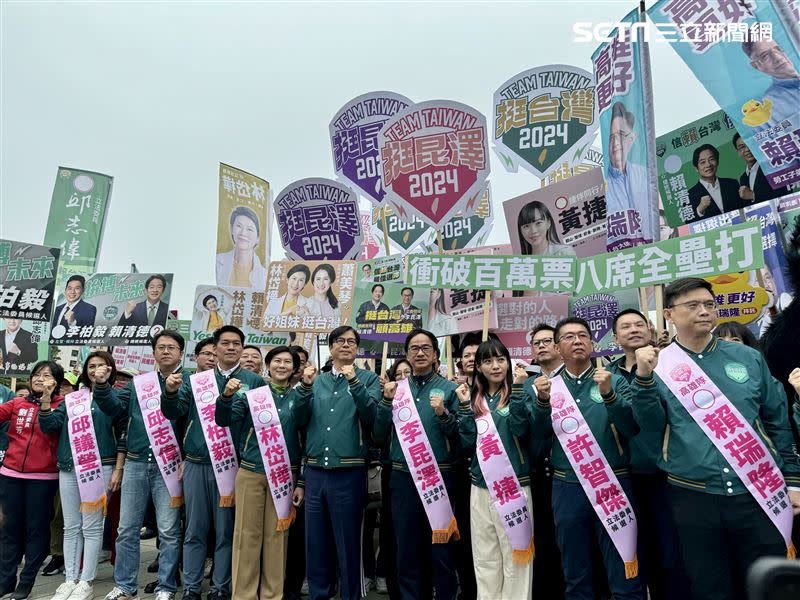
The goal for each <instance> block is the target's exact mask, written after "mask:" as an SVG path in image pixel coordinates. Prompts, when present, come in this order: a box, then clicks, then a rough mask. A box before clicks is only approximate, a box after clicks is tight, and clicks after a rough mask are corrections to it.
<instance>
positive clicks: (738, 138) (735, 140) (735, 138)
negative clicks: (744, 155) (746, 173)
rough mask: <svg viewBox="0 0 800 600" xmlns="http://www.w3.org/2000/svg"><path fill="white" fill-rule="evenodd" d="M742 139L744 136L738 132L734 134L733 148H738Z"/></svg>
mask: <svg viewBox="0 0 800 600" xmlns="http://www.w3.org/2000/svg"><path fill="white" fill-rule="evenodd" d="M740 139H742V136H741V135H739V132H738V131H737V132H736V133H734V134H733V147H734V148H736V142H738V141H739V140H740Z"/></svg>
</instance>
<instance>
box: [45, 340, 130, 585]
mask: <svg viewBox="0 0 800 600" xmlns="http://www.w3.org/2000/svg"><path fill="white" fill-rule="evenodd" d="M116 374H117V368H116V365H115V364H114V359H113V358H112V356H111V354H109V353H108V352H104V351H96V352H92V353H91V354H89V356H87V357H86V360H85V361H84V363H83V371H82V372H81V375H80V383H81V386H82V387H83V388H87V389H89V390H91V389H92V386H93V385H94V384H95V382H98V383H99V382H103V381H108V384H109V385H114V379H115V378H116ZM91 406H92V408H91V415H90V418H91V424H92V426H93V428H94V436H95V440H96V442H97V450H98V452H99V455H100V462H101V463H102V472H103V481H104V482H105V488H104V489H105V490H108V491H109V492H115V491H116V490H118V489H119V487H120V484H121V483H122V471H123V467H124V465H125V448H124V445H123V446H122V447H120V445H119V443H118V440H120V439H121V438H123V434H124V432H125V427H126V425H127V421H128V417H127V415H119V416H117V417H115V418H113V419H112V418H111V417H109V416H108V415H106V414H105V413H104V412H103V411H101V410H100V409H99V408H98V407H97V405H96V404H94V403H93V402H92V403H91ZM85 418H86V415H83V414H81V413H78V412H77V411H76V414H68V413H67V403H66V402H62V403H61V404H59V405H58V406H57V407H56V408H55V409H45V408H44V403H43V405H42V409H41V410H40V411H39V426H40V427H41V428H42V431H44V432H45V433H55V434H57V435H58V451H57V464H58V487H59V491H60V493H61V510H62V511H63V514H64V570H65V577H66V580H65V581H64V583H62V584H61V585H60V586H59V588H58V589H57V590H56V594H55V596H53V598H52V599H51V600H67V598H69V599H70V600H87V599H90V598H93V597H94V590H93V587H92V582H93V581H94V578H95V576H96V575H97V563H98V557H99V555H100V549H101V546H102V544H103V524H104V519H103V516H104V511H105V508H106V503H107V498H105V496H103V497H102V498H101V499H100V500H99V501H98V503H97V504H96V505H94V506H86V503H84V502H81V494H80V486H79V481H78V473H77V469H76V466H75V463H74V460H73V456H75V455H76V454H77V449H78V446H77V445H78V444H83V443H84V441H83V440H81V439H79V438H78V437H77V436H73V439H70V433H69V430H70V428H72V431H73V432H74V431H75V430H76V428H77V426H78V424H79V423H80V422H81V419H85ZM81 556H82V557H83V566H82V567H81Z"/></svg>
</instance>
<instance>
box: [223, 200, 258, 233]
mask: <svg viewBox="0 0 800 600" xmlns="http://www.w3.org/2000/svg"><path fill="white" fill-rule="evenodd" d="M236 217H246V218H248V219H250V220H251V221H252V222H253V224H255V226H256V235H258V237H261V221H260V220H259V218H258V215H257V214H256V211H254V210H253V209H251V208H248V207H246V206H237V207H236V208H234V209H233V212H231V218H230V226H231V229H233V222H234V221H235V220H236Z"/></svg>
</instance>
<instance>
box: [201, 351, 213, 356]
mask: <svg viewBox="0 0 800 600" xmlns="http://www.w3.org/2000/svg"><path fill="white" fill-rule="evenodd" d="M197 356H216V354H214V353H213V352H198V353H197Z"/></svg>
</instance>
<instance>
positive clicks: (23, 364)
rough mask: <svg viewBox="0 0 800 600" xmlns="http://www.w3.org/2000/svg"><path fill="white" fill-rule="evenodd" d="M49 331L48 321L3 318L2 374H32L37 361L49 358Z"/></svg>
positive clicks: (0, 338) (0, 330)
mask: <svg viewBox="0 0 800 600" xmlns="http://www.w3.org/2000/svg"><path fill="white" fill-rule="evenodd" d="M47 332H48V323H47V321H23V320H22V319H15V318H9V317H5V318H3V319H2V329H0V375H8V376H10V377H17V376H20V375H22V376H26V375H30V374H31V369H32V368H33V366H34V365H35V364H36V363H37V362H39V361H40V360H46V359H47V354H48V348H47Z"/></svg>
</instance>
